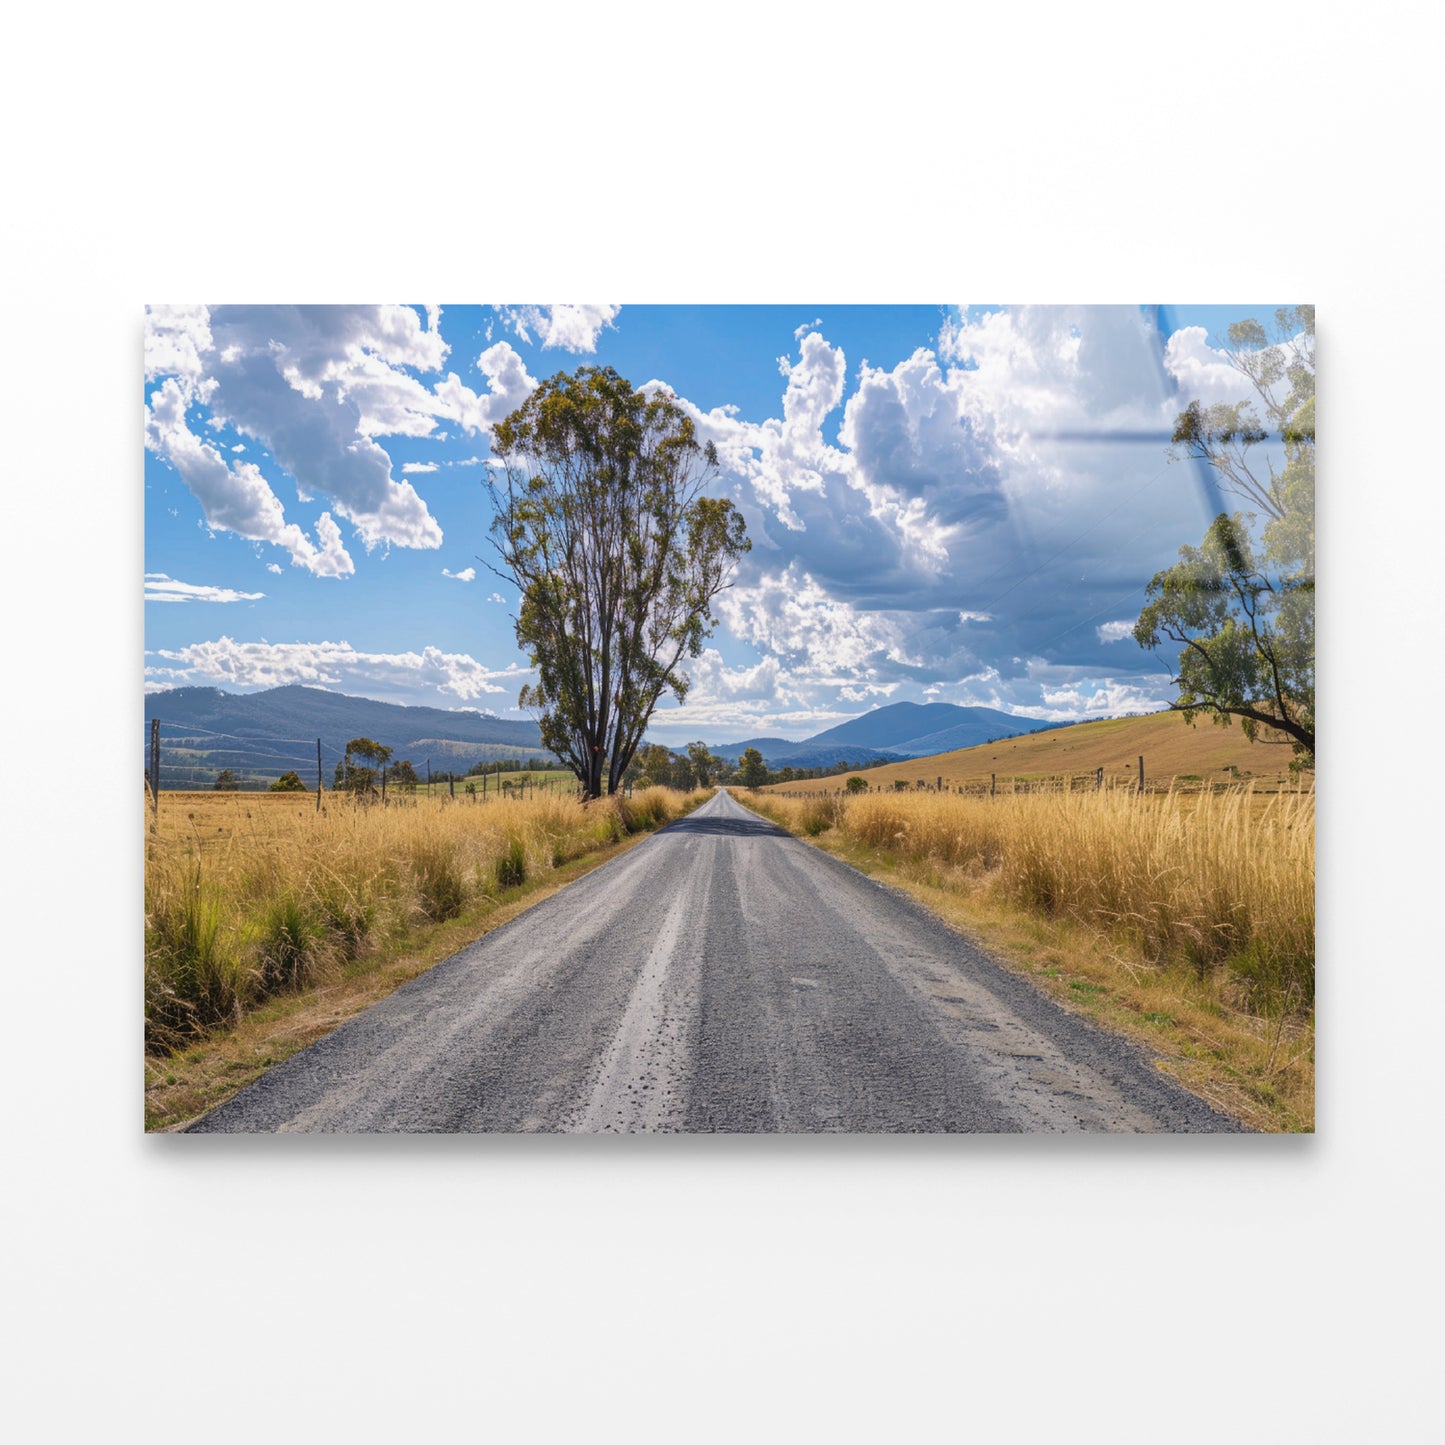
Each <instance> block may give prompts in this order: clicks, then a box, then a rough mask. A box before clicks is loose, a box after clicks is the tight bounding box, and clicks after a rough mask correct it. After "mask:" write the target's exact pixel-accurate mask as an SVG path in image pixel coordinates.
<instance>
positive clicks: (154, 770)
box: [151, 717, 161, 831]
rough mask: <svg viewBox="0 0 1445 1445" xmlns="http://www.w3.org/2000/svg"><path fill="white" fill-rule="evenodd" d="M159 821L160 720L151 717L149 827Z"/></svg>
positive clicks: (152, 826) (153, 826) (153, 828)
mask: <svg viewBox="0 0 1445 1445" xmlns="http://www.w3.org/2000/svg"><path fill="white" fill-rule="evenodd" d="M160 822H161V720H160V719H159V718H158V717H153V718H152V719H151V828H152V830H153V831H154V830H155V829H156V828H159V827H160Z"/></svg>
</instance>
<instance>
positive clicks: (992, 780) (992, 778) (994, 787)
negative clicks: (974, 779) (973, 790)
mask: <svg viewBox="0 0 1445 1445" xmlns="http://www.w3.org/2000/svg"><path fill="white" fill-rule="evenodd" d="M996 792H998V774H997V773H990V774H989V775H988V795H989V797H990V798H991V797H993V795H994V794H995V793H996Z"/></svg>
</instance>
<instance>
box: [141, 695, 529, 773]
mask: <svg viewBox="0 0 1445 1445" xmlns="http://www.w3.org/2000/svg"><path fill="white" fill-rule="evenodd" d="M145 717H146V745H147V747H149V738H150V721H151V719H152V718H159V719H160V721H161V786H162V787H209V786H210V784H211V783H212V782H213V781H214V779H215V775H216V774H217V773H218V772H219V771H220V770H221V769H222V768H230V769H231V770H232V771H233V772H235V773H236V774H237V776H238V778H241V779H242V780H243V781H244V780H252V781H266V782H269V781H270V780H272V779H274V778H276V777H278V776H279V775H280V774H281V773H283V772H286V771H288V770H293V769H294V770H295V771H297V772H299V773H300V774H301V776H302V777H303V778H304V779H305V780H306V781H307V782H308V783H311V782H313V781H314V779H315V776H316V740H317V739H318V738H320V740H321V754H322V771H323V774H324V776H325V779H326V782H327V783H328V784H329V783H330V781H331V773H332V769H333V768H334V767H335V765H336V761H337V759H338V758H340V756H341V754H342V750H343V749H344V748H345V746H346V744H347V743H348V742H349V741H350V740H351V739H352V738H356V737H369V738H372V739H374V740H375V741H376V742H379V743H382V744H384V745H385V746H387V747H390V748H391V749H392V750H393V754H394V756H395V757H396V758H397V759H401V758H409V759H410V760H411V761H412V762H413V763H415V764H416V765H417V766H418V767H419V768H420V767H421V766H422V765H423V763H424V762H425V760H427V759H430V760H431V765H432V768H433V770H434V771H438V772H440V771H447V770H451V771H455V772H462V773H464V772H466V770H467V769H468V768H469V767H471V766H472V764H473V763H478V762H494V761H496V760H498V759H501V758H522V759H528V758H535V759H537V760H539V761H542V760H545V759H547V758H550V757H551V754H550V753H548V752H547V751H546V749H544V748H543V747H542V739H541V734H540V733H539V732H538V730H537V725H536V724H535V723H532V722H521V721H512V720H509V719H506V718H496V717H489V716H487V715H486V714H483V713H476V712H449V711H447V710H446V709H445V708H438V707H403V706H401V705H399V704H397V703H387V702H376V701H375V700H373V699H371V698H365V697H347V696H346V695H345V694H343V693H337V692H327V691H325V690H324V689H322V688H316V687H301V686H298V685H290V686H286V687H274V688H271V689H269V690H268V691H266V692H256V693H244V694H239V693H228V692H222V691H221V690H220V689H219V688H214V687H180V688H173V689H171V690H170V691H168V692H156V693H150V694H148V695H147V697H146V700H145Z"/></svg>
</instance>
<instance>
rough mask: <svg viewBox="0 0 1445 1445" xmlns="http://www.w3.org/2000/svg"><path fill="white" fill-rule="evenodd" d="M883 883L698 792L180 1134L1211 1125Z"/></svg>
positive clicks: (1169, 1087) (1217, 1126)
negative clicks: (656, 826)
mask: <svg viewBox="0 0 1445 1445" xmlns="http://www.w3.org/2000/svg"><path fill="white" fill-rule="evenodd" d="M1240 1127H1241V1126H1240V1125H1239V1124H1237V1123H1236V1122H1235V1121H1234V1120H1232V1119H1230V1118H1228V1117H1226V1116H1224V1115H1222V1114H1219V1113H1217V1112H1216V1111H1214V1110H1213V1109H1211V1108H1210V1107H1209V1105H1207V1104H1206V1103H1204V1102H1203V1101H1202V1100H1200V1099H1198V1098H1196V1097H1195V1096H1194V1095H1193V1094H1190V1093H1189V1092H1187V1091H1186V1090H1184V1089H1183V1088H1181V1087H1180V1086H1179V1085H1178V1084H1176V1083H1175V1082H1174V1081H1173V1080H1172V1079H1170V1078H1168V1077H1167V1076H1166V1075H1165V1074H1163V1073H1161V1072H1160V1071H1159V1069H1158V1068H1157V1067H1156V1066H1155V1064H1154V1062H1153V1060H1152V1058H1151V1057H1150V1056H1149V1055H1148V1054H1147V1053H1146V1052H1145V1051H1144V1050H1142V1049H1140V1048H1139V1047H1138V1046H1137V1045H1134V1044H1132V1043H1130V1042H1128V1041H1127V1040H1125V1039H1122V1038H1119V1037H1117V1036H1115V1035H1113V1034H1109V1033H1107V1032H1105V1031H1103V1030H1101V1029H1099V1028H1098V1027H1096V1026H1094V1025H1093V1024H1091V1023H1089V1022H1088V1021H1087V1020H1085V1019H1082V1018H1079V1017H1077V1016H1075V1015H1073V1014H1070V1013H1068V1012H1066V1011H1065V1010H1064V1009H1062V1008H1060V1007H1059V1006H1058V1005H1057V1004H1055V1003H1054V1002H1052V1000H1050V999H1048V998H1047V997H1045V996H1044V995H1043V994H1042V993H1040V992H1039V991H1038V990H1036V989H1035V988H1034V987H1033V986H1032V985H1030V984H1029V983H1028V982H1027V981H1026V980H1024V979H1022V978H1020V977H1019V976H1017V975H1015V974H1013V973H1010V972H1009V971H1008V970H1007V969H1005V968H1004V967H1002V966H1001V965H999V964H998V963H995V962H994V961H993V960H992V959H990V958H989V957H988V956H987V955H986V954H984V953H983V952H981V951H980V950H979V949H978V948H976V947H975V946H974V945H972V944H971V943H969V942H968V940H967V939H965V938H964V937H963V936H962V935H961V934H959V933H957V932H955V931H954V930H952V929H950V928H949V927H948V926H947V925H946V924H944V923H943V922H942V921H940V920H939V919H937V918H936V917H934V916H933V915H932V914H930V913H928V912H927V911H926V910H925V909H923V908H922V907H920V906H919V905H918V904H916V903H914V902H912V900H910V899H908V898H906V897H905V896H903V895H902V894H900V893H898V892H897V891H895V890H893V889H890V888H887V887H885V886H884V885H881V884H879V883H876V882H874V881H873V880H872V879H870V878H867V877H865V876H864V875H863V874H861V873H859V872H858V871H857V870H856V869H853V868H850V867H848V866H847V865H846V864H844V863H842V862H840V861H838V860H837V859H835V858H831V857H829V856H828V855H827V854H825V853H822V852H820V851H819V850H818V849H815V848H811V847H809V846H808V845H807V844H806V843H803V842H801V841H799V840H798V839H796V838H793V837H791V836H790V835H789V834H787V833H786V832H784V831H783V830H782V829H780V828H778V827H776V826H775V825H773V824H772V823H769V822H766V821H765V820H763V819H761V818H759V817H757V816H755V815H754V814H752V813H750V812H748V811H747V810H746V809H744V808H742V807H741V806H739V804H737V803H736V802H735V801H734V800H733V799H732V798H731V797H729V796H728V795H727V794H726V793H721V792H720V793H718V794H717V796H716V797H714V798H713V799H712V800H711V801H710V802H708V803H707V804H706V805H704V806H703V807H702V808H700V809H698V811H697V812H695V813H693V814H692V815H691V816H689V817H687V818H684V819H682V820H680V821H679V822H676V823H673V824H672V825H671V826H669V827H667V828H665V829H663V830H662V831H661V832H659V833H657V834H655V835H654V836H653V837H651V838H648V839H647V840H646V841H645V842H643V843H641V844H640V845H639V846H637V847H636V848H633V849H631V850H630V851H629V852H627V853H625V854H623V855H622V856H621V857H620V858H617V859H615V860H614V861H613V862H611V863H608V864H606V865H605V866H603V867H601V868H598V869H596V870H594V871H593V872H591V873H589V874H588V875H587V876H586V877H584V878H582V879H579V880H578V881H577V882H576V883H573V884H571V885H569V886H568V887H566V888H564V889H562V890H561V891H560V892H559V893H556V894H554V895H553V896H552V897H550V898H548V899H546V900H545V901H544V902H541V903H539V904H538V905H537V906H536V907H534V908H532V909H530V910H528V911H527V912H526V913H524V914H522V915H521V916H519V917H518V918H516V919H514V920H513V921H512V922H510V923H508V924H506V925H505V926H504V927H502V928H499V929H497V930H496V931H495V932H493V933H490V934H488V935H487V936H486V937H485V938H482V939H481V940H479V941H478V942H477V943H475V944H473V945H471V946H470V947H468V948H465V949H463V950H462V951H461V952H460V953H457V954H454V955H453V956H452V957H451V958H449V959H447V960H445V961H444V962H443V963H440V964H438V965H437V966H436V967H435V968H433V969H431V970H430V971H429V972H427V973H425V974H423V975H421V976H420V977H419V978H416V979H414V980H413V981H412V982H411V983H408V984H407V985H405V987H403V988H400V989H398V990H397V992H396V993H394V994H392V995H391V996H390V997H389V998H387V999H385V1000H383V1001H382V1002H381V1003H379V1004H377V1005H375V1006H374V1007H373V1008H370V1009H368V1010H367V1011H366V1012H365V1013H363V1014H359V1015H358V1016H357V1017H355V1018H353V1019H352V1020H350V1021H349V1022H348V1023H346V1024H343V1025H342V1026H341V1027H340V1028H338V1029H337V1030H336V1031H335V1032H334V1033H332V1034H330V1035H328V1036H327V1037H326V1038H324V1039H322V1040H321V1041H320V1042H319V1043H316V1044H313V1045H312V1046H311V1047H310V1048H308V1049H305V1050H303V1051H302V1052H301V1053H299V1054H296V1055H294V1056H293V1057H292V1058H290V1059H288V1060H287V1061H286V1062H285V1063H283V1064H279V1065H277V1066H276V1067H275V1068H273V1069H272V1070H270V1071H269V1072H268V1073H267V1074H265V1075H264V1076H263V1077H262V1078H260V1079H258V1080H257V1081H256V1082H255V1083H254V1084H252V1085H250V1087H248V1088H246V1089H244V1090H242V1092H241V1093H239V1094H237V1095H236V1097H235V1098H233V1099H231V1100H230V1101H229V1102H227V1103H225V1104H223V1105H221V1106H220V1107H219V1108H217V1109H214V1110H212V1112H211V1113H209V1114H208V1115H206V1116H205V1117H204V1118H202V1119H200V1120H198V1121H197V1122H196V1123H195V1124H193V1125H192V1126H191V1132H199V1133H255V1132H324V1133H364V1132H403V1133H438V1132H440V1133H476V1132H495V1131H507V1132H513V1131H547V1132H582V1133H605V1132H624V1133H640V1132H679V1131H686V1132H703V1133H710V1132H732V1133H763V1132H785V1133H821V1132H849V1133H935V1132H974V1133H977V1132H986V1133H1075V1132H1117V1133H1146V1132H1152V1133H1158V1132H1166V1133H1220V1132H1238V1131H1239V1130H1240Z"/></svg>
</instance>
